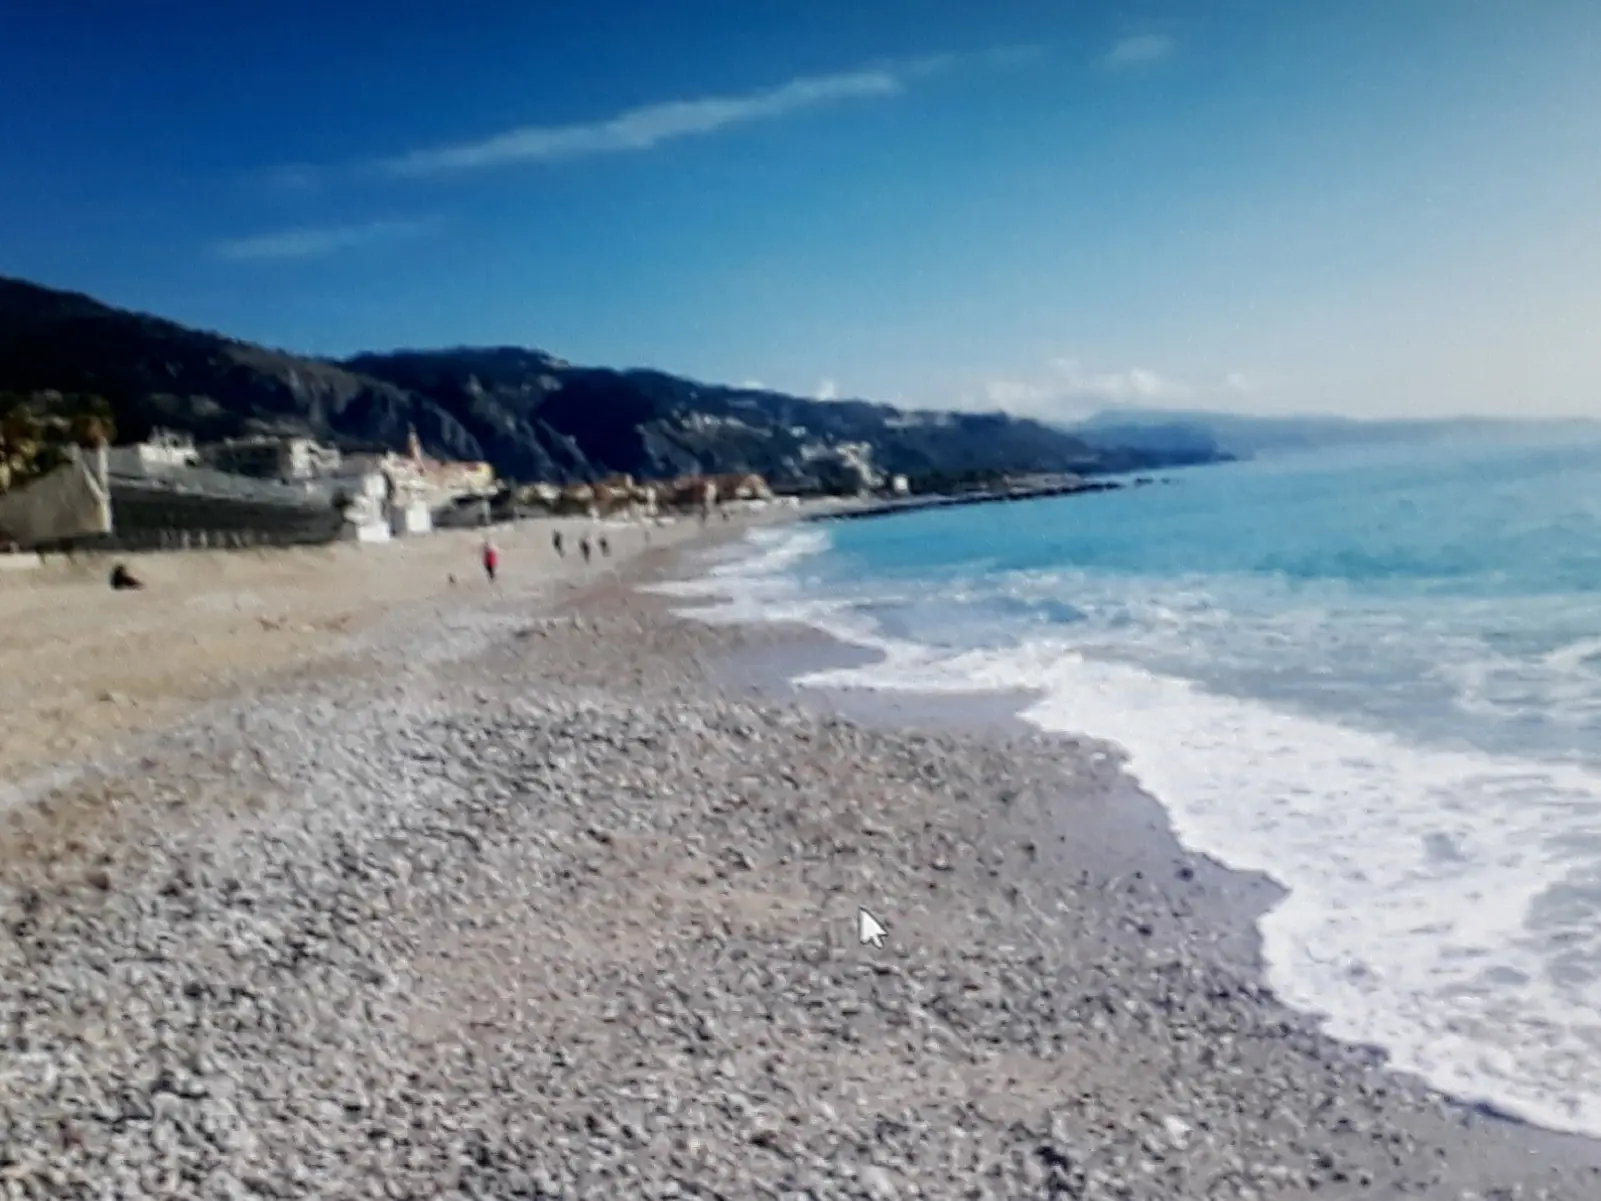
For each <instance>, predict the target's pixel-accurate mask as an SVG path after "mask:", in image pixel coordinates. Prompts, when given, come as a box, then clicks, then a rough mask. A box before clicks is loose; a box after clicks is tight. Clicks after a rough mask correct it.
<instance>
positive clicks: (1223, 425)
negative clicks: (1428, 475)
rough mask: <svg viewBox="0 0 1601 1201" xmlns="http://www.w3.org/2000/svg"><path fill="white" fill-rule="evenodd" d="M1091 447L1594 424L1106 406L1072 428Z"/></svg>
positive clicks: (1181, 448) (1369, 438) (1339, 440)
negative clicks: (1388, 418)
mask: <svg viewBox="0 0 1601 1201" xmlns="http://www.w3.org/2000/svg"><path fill="white" fill-rule="evenodd" d="M1071 428H1072V430H1073V432H1074V433H1076V434H1078V435H1079V436H1080V437H1082V438H1084V439H1085V440H1086V441H1087V442H1089V443H1090V444H1091V445H1095V446H1114V445H1115V446H1122V447H1130V448H1134V449H1139V450H1143V451H1146V452H1147V453H1150V454H1165V455H1180V454H1183V453H1185V452H1186V451H1189V450H1193V449H1195V448H1197V447H1201V446H1212V447H1214V448H1216V449H1217V450H1220V451H1222V452H1224V453H1225V454H1229V455H1233V456H1236V457H1239V458H1250V457H1254V456H1257V455H1264V454H1274V453H1283V452H1288V451H1303V450H1317V449H1324V448H1329V449H1332V448H1335V447H1342V446H1364V445H1370V446H1377V445H1385V444H1399V443H1410V442H1424V441H1430V442H1434V441H1441V440H1444V439H1450V438H1482V437H1491V436H1496V435H1500V436H1503V437H1505V436H1518V435H1521V434H1525V433H1537V432H1542V431H1547V432H1549V431H1555V430H1559V429H1562V428H1573V429H1575V430H1578V431H1582V432H1583V433H1585V434H1586V435H1596V436H1601V422H1595V421H1583V420H1578V419H1574V420H1571V421H1543V422H1530V421H1513V420H1497V419H1491V418H1473V417H1464V418H1447V419H1440V420H1394V421H1385V420H1358V419H1356V418H1351V417H1332V416H1286V417H1254V416H1248V415H1246V414H1240V413H1208V412H1200V411H1193V410H1177V409H1109V410H1107V411H1105V412H1102V413H1097V414H1096V415H1095V416H1093V417H1091V418H1089V419H1087V420H1085V421H1082V422H1080V423H1078V424H1077V425H1075V426H1073V427H1071Z"/></svg>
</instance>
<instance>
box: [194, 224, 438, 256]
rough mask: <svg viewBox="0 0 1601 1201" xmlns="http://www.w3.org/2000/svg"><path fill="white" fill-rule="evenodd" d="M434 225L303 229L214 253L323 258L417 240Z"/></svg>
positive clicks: (242, 241)
mask: <svg viewBox="0 0 1601 1201" xmlns="http://www.w3.org/2000/svg"><path fill="white" fill-rule="evenodd" d="M432 224H433V223H432V222H430V221H369V222H367V223H365V224H362V225H336V226H324V227H320V228H316V227H310V226H299V227H297V228H294V229H284V230H277V231H274V232H273V233H266V234H255V235H253V236H251V237H247V238H231V239H228V240H226V241H223V242H218V243H217V244H216V245H214V246H213V247H212V251H213V253H214V254H216V256H217V257H218V258H223V259H230V260H233V261H239V262H242V261H247V260H254V259H309V258H320V257H322V256H324V255H329V254H337V253H339V252H340V251H343V250H354V249H357V248H358V247H362V246H370V245H372V244H374V243H377V242H390V241H395V240H397V239H401V238H411V237H416V236H417V235H419V234H422V233H424V232H425V231H427V230H428V229H429V228H431V226H432Z"/></svg>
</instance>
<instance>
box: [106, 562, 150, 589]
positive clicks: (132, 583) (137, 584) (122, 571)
mask: <svg viewBox="0 0 1601 1201" xmlns="http://www.w3.org/2000/svg"><path fill="white" fill-rule="evenodd" d="M144 586H145V585H144V581H143V580H140V579H138V578H137V577H135V576H134V574H133V572H131V571H129V570H128V565H127V564H126V563H118V564H117V565H116V566H115V567H113V568H112V569H111V587H112V588H113V589H114V590H115V591H117V592H123V591H125V590H127V589H129V588H143V587H144Z"/></svg>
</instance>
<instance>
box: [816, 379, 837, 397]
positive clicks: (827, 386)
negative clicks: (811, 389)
mask: <svg viewBox="0 0 1601 1201" xmlns="http://www.w3.org/2000/svg"><path fill="white" fill-rule="evenodd" d="M817 399H818V400H838V399H839V385H838V384H836V383H835V382H834V381H833V380H831V379H825V380H823V381H822V382H821V383H819V384H818V385H817Z"/></svg>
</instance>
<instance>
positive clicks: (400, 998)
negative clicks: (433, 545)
mask: <svg viewBox="0 0 1601 1201" xmlns="http://www.w3.org/2000/svg"><path fill="white" fill-rule="evenodd" d="M722 532H723V531H720V530H715V529H714V530H713V531H711V533H712V534H713V536H714V537H715V536H717V535H720V534H721V533H722ZM728 532H729V533H730V534H733V533H737V532H738V530H737V528H735V529H729V530H728ZM697 545H700V544H698V543H697ZM694 567H695V564H694V563H693V562H692V560H691V558H690V556H689V554H686V553H685V551H684V549H682V548H674V549H664V548H660V547H658V548H655V549H652V550H651V551H648V552H645V553H642V554H639V555H637V556H634V557H633V558H631V559H630V561H629V562H628V563H626V564H619V565H618V569H617V570H616V571H614V572H606V573H603V574H601V575H599V577H598V578H594V579H591V580H589V581H586V582H584V583H581V584H576V585H574V586H571V587H563V586H559V582H555V583H552V584H551V585H550V586H549V587H535V586H534V585H533V582H532V581H528V582H527V586H526V587H516V588H508V589H506V590H505V591H503V592H501V593H499V594H498V595H492V594H490V593H488V592H487V591H486V590H479V591H478V592H475V593H474V594H473V596H472V598H471V599H470V600H469V599H462V598H461V597H459V596H458V598H457V599H456V601H455V602H453V603H450V604H448V605H437V604H432V603H419V604H417V605H414V606H396V607H395V608H394V609H393V610H392V611H391V616H390V617H389V618H387V619H385V621H383V622H380V623H377V624H375V625H374V626H373V627H371V628H370V631H369V635H368V642H367V644H366V646H365V648H364V654H365V656H366V657H365V658H364V659H362V660H360V662H361V664H362V670H360V671H342V670H339V671H317V670H310V671H303V672H300V673H299V674H297V675H295V677H294V678H293V679H287V678H286V679H284V680H282V681H281V682H280V683H279V684H277V685H275V686H274V687H271V688H268V687H262V688H260V689H259V690H258V691H256V692H254V693H252V694H249V695H248V696H245V697H241V698H240V700H241V703H240V704H239V705H237V706H236V708H234V709H233V710H226V711H225V710H223V709H219V710H218V711H216V712H214V713H210V714H208V715H206V719H205V720H196V721H193V722H190V723H188V724H187V725H185V726H184V727H182V728H181V729H176V730H173V731H170V732H169V733H168V734H167V735H164V736H161V737H157V738H154V739H152V740H151V742H150V743H149V745H148V746H146V747H144V748H142V749H143V750H144V751H145V757H144V758H143V759H142V760H141V761H140V762H139V763H138V765H137V770H136V771H133V772H130V773H128V774H120V773H117V772H108V773H105V774H104V775H102V776H99V777H96V778H95V779H93V780H89V779H85V780H80V781H78V782H77V783H75V784H73V785H69V786H67V787H64V788H63V789H61V790H60V795H58V796H56V797H54V798H50V799H47V800H46V801H45V802H43V803H42V804H40V805H38V806H34V807H30V808H27V809H26V810H25V811H24V810H19V811H14V812H12V813H9V814H0V821H3V822H4V824H5V829H6V839H5V842H6V845H7V847H8V848H9V849H10V850H11V851H12V852H16V851H21V850H26V851H27V852H28V853H27V854H16V853H11V854H5V855H0V909H3V910H4V918H5V922H4V930H5V931H6V933H4V934H0V1031H5V1032H6V1033H7V1035H9V1036H10V1037H12V1039H13V1042H12V1044H11V1051H10V1053H9V1054H8V1055H7V1056H0V1147H3V1148H4V1149H5V1153H6V1155H7V1156H8V1157H9V1158H8V1160H7V1165H6V1167H5V1169H4V1170H5V1172H6V1174H7V1175H8V1176H9V1177H11V1178H12V1179H15V1180H17V1181H18V1182H19V1187H23V1188H27V1189H32V1190H33V1191H34V1192H35V1193H42V1194H43V1195H58V1194H67V1195H71V1194H73V1192H74V1190H82V1189H90V1188H95V1189H105V1188H108V1187H109V1188H113V1189H115V1190H117V1191H119V1192H120V1194H121V1195H123V1196H155V1195H194V1196H207V1197H211V1196H219V1197H220V1196H230V1195H232V1196H241V1195H242V1196H292V1195H307V1194H308V1193H315V1194H320V1195H353V1194H356V1193H360V1192H364V1191H366V1190H368V1189H369V1188H370V1186H371V1185H372V1184H373V1183H374V1182H382V1184H383V1185H384V1186H385V1187H386V1188H387V1189H388V1190H389V1195H391V1196H397V1197H418V1198H422V1197H435V1196H440V1195H488V1196H508V1195H525V1196H546V1197H575V1198H576V1197H589V1196H644V1197H664V1198H665V1197H683V1196H721V1197H727V1198H746V1197H771V1196H780V1197H788V1196H800V1195H804V1194H807V1193H809V1194H810V1195H811V1196H813V1197H815V1198H817V1199H818V1201H834V1199H836V1198H838V1199H841V1201H843V1199H844V1198H861V1197H869V1198H875V1199H886V1201H887V1199H891V1198H910V1197H919V1196H920V1197H930V1198H932V1197H946V1196H958V1195H961V1196H974V1197H994V1198H1004V1197H1010V1196H1046V1195H1063V1196H1079V1197H1085V1198H1110V1197H1121V1198H1134V1199H1137V1201H1171V1199H1172V1198H1186V1199H1187V1198H1191V1197H1196V1198H1202V1197H1219V1198H1223V1197H1227V1198H1243V1197H1261V1198H1265V1197H1279V1198H1303V1197H1304V1198H1311V1197H1318V1198H1323V1199H1325V1201H1326V1199H1327V1198H1330V1197H1332V1198H1336V1199H1337V1201H1346V1199H1347V1198H1357V1197H1367V1196H1379V1195H1395V1194H1396V1193H1397V1191H1399V1190H1401V1189H1403V1188H1404V1189H1405V1191H1406V1192H1407V1194H1408V1195H1411V1196H1419V1197H1424V1198H1426V1199H1429V1201H1445V1199H1446V1198H1460V1197H1461V1196H1463V1195H1464V1194H1465V1192H1466V1191H1467V1190H1473V1191H1475V1192H1477V1193H1478V1194H1479V1195H1480V1196H1483V1197H1493V1196H1498V1195H1504V1196H1512V1195H1524V1196H1531V1197H1532V1196H1536V1195H1541V1196H1545V1197H1547V1198H1550V1199H1553V1201H1567V1199H1572V1201H1583V1199H1586V1198H1592V1197H1594V1196H1595V1195H1597V1192H1598V1188H1601V1149H1598V1148H1597V1146H1596V1145H1595V1144H1593V1143H1590V1142H1588V1141H1587V1140H1582V1139H1577V1138H1572V1137H1569V1136H1548V1137H1547V1136H1544V1135H1543V1132H1540V1131H1538V1130H1534V1129H1533V1128H1531V1127H1525V1126H1521V1125H1513V1124H1510V1123H1503V1122H1492V1121H1489V1120H1487V1119H1484V1118H1481V1117H1478V1116H1476V1115H1474V1114H1473V1113H1472V1112H1470V1111H1468V1112H1465V1111H1463V1110H1462V1109H1461V1107H1457V1106H1452V1105H1450V1104H1449V1103H1446V1102H1443V1101H1441V1100H1440V1099H1439V1098H1437V1097H1435V1096H1434V1095H1433V1094H1431V1093H1428V1092H1427V1091H1426V1090H1424V1089H1423V1088H1422V1087H1421V1086H1419V1085H1416V1084H1415V1082H1412V1081H1410V1080H1407V1079H1406V1078H1402V1077H1396V1076H1393V1075H1392V1074H1390V1073H1388V1072H1387V1071H1385V1070H1384V1069H1383V1068H1382V1066H1381V1065H1380V1064H1379V1063H1378V1061H1377V1058H1376V1057H1375V1056H1374V1055H1373V1054H1372V1053H1371V1052H1367V1051H1364V1050H1363V1049H1361V1048H1351V1047H1345V1046H1343V1045H1340V1044H1336V1043H1333V1042H1332V1040H1328V1039H1325V1038H1323V1037H1322V1036H1320V1035H1319V1034H1318V1033H1317V1032H1316V1030H1315V1028H1314V1025H1315V1024H1314V1023H1312V1022H1310V1021H1309V1020H1308V1019H1306V1018H1304V1017H1302V1016H1300V1015H1296V1014H1293V1013H1290V1012H1288V1011H1286V1010H1284V1009H1283V1007H1282V1006H1279V1005H1278V1004H1277V1003H1276V1002H1275V1001H1273V999H1272V998H1271V996H1270V995H1269V994H1268V992H1267V990H1266V989H1265V987H1263V986H1262V985H1261V983H1260V981H1259V980H1257V979H1255V978H1253V975H1252V973H1251V972H1250V971H1248V970H1247V968H1246V965H1244V963H1243V962H1242V961H1241V962H1237V960H1240V959H1241V956H1243V955H1244V954H1245V951H1244V950H1242V949H1241V948H1242V947H1243V946H1244V944H1243V943H1241V942H1240V941H1239V939H1238V937H1237V936H1238V935H1239V934H1240V931H1241V930H1242V929H1248V928H1249V923H1246V924H1245V926H1243V927H1242V926H1240V925H1238V923H1237V918H1238V914H1237V913H1235V912H1234V910H1236V909H1238V907H1239V894H1238V893H1237V891H1231V890H1235V889H1237V887H1238V881H1237V880H1236V879H1235V878H1234V876H1233V874H1232V873H1228V872H1226V871H1224V870H1223V869H1221V868H1219V867H1218V866H1217V865H1216V864H1213V863H1211V862H1210V861H1208V860H1205V859H1202V858H1201V857H1199V856H1195V855H1192V854H1189V853H1187V852H1185V851H1183V850H1182V848H1180V847H1178V845H1177V843H1176V842H1174V841H1173V840H1172V837H1171V831H1170V830H1167V828H1166V826H1165V824H1164V823H1163V821H1162V816H1163V815H1162V813H1161V810H1160V808H1159V806H1157V804H1156V802H1155V801H1153V800H1151V799H1150V798H1148V797H1145V798H1144V799H1143V800H1141V799H1140V798H1141V797H1142V796H1143V794H1140V793H1138V790H1137V787H1136V786H1135V785H1134V783H1133V781H1132V780H1131V779H1130V778H1129V777H1128V775H1127V774H1126V773H1125V772H1124V771H1123V770H1122V767H1121V764H1120V763H1119V762H1118V760H1117V758H1116V756H1115V755H1112V754H1109V753H1108V752H1107V749H1106V748H1105V747H1104V745H1103V744H1098V743H1092V742H1089V741H1087V740H1079V739H1073V738H1066V737H1058V736H1054V735H1046V734H1041V733H1038V732H1034V731H1031V730H1030V729H1028V728H1027V727H1025V726H1023V725H1022V724H1021V723H1020V722H1018V721H1017V720H1016V717H1015V714H1012V715H1008V714H1007V713H1006V712H1005V709H1006V704H1005V703H1002V704H998V705H996V706H995V707H993V708H991V709H989V710H988V711H986V712H985V713H984V714H982V717H983V719H984V720H982V721H980V722H978V723H976V724H978V725H979V726H980V727H981V728H980V729H977V730H974V729H970V728H968V727H969V726H970V725H973V724H975V723H973V721H972V718H973V717H974V712H973V711H972V710H971V708H966V709H964V708H963V707H962V702H961V701H957V702H955V703H953V704H948V703H947V702H946V701H945V700H941V701H938V702H933V701H930V702H918V704H919V705H920V706H923V708H922V709H921V711H919V712H912V711H909V710H907V709H905V708H903V709H902V710H900V711H898V712H897V711H894V710H891V709H888V708H884V707H880V709H879V710H878V711H877V712H874V713H869V712H848V711H844V710H843V709H841V710H840V711H837V712H834V713H828V712H824V711H822V710H821V709H820V708H819V707H816V706H813V705H809V704H806V703H797V702H796V701H795V700H794V699H786V698H782V697H778V696H759V697H755V698H754V699H753V697H752V694H751V692H750V690H751V688H752V687H758V688H759V687H760V685H761V680H760V679H759V678H758V675H759V673H757V672H756V671H755V670H754V669H753V668H752V669H747V666H742V665H754V664H757V663H759V662H761V661H763V659H764V657H765V659H766V661H767V662H768V663H769V664H779V665H781V664H782V663H783V662H784V661H785V659H786V656H789V657H793V656H795V655H797V654H805V655H819V654H824V653H828V651H827V650H826V648H827V646H828V642H827V640H826V639H824V638H823V636H821V635H820V634H817V633H816V632H813V631H810V630H809V628H796V627H780V626H748V627H734V626H729V627H720V626H712V625H708V624H706V623H703V622H700V621H696V620H693V619H685V618H678V617H674V616H671V615H670V613H669V609H671V608H682V607H687V606H685V605H683V604H682V602H681V601H680V600H679V599H678V598H669V597H665V596H658V595H651V594H643V593H641V592H640V591H639V590H638V588H639V585H640V584H642V583H646V582H649V581H652V580H657V579H661V578H663V577H665V576H670V575H672V574H674V573H680V572H683V571H686V570H693V569H694ZM860 702H861V698H859V697H858V698H854V699H852V700H847V701H841V702H840V705H841V706H851V705H855V704H857V703H860ZM936 709H942V710H943V711H941V712H935V710H936ZM74 789H77V790H78V793H82V794H84V795H77V794H75V793H74ZM75 806H76V808H75ZM19 835H26V836H27V837H26V838H21V839H19V837H18V836H19ZM1164 839H1165V841H1164ZM858 906H871V907H872V908H873V911H874V912H875V914H877V915H879V916H881V917H882V918H883V919H884V920H885V922H886V924H887V926H888V927H889V931H890V933H889V939H888V941H887V942H886V944H885V946H884V947H883V948H882V949H873V948H866V947H862V946H860V945H858V944H857V940H856V939H855V937H854V933H853V929H854V927H853V919H854V916H855V912H856V909H857V907H858ZM1231 915H1232V916H1231ZM1229 922H1236V925H1235V926H1234V927H1233V928H1232V929H1229V928H1225V927H1227V925H1228V923H1229ZM1231 938H1234V941H1233V942H1230V939H1231ZM1231 947H1232V948H1233V949H1232V950H1231V949H1230V948H1231ZM17 1038H23V1039H24V1040H25V1044H26V1045H22V1044H19V1043H17V1042H16V1041H15V1040H16V1039H17ZM1514 1187H1516V1188H1520V1189H1522V1190H1524V1191H1523V1192H1522V1193H1521V1194H1514V1193H1513V1192H1511V1191H1510V1190H1512V1189H1513V1188H1514ZM1498 1189H1500V1190H1508V1191H1505V1192H1502V1193H1497V1191H1496V1190H1498ZM1539 1189H1543V1190H1545V1191H1544V1192H1537V1191H1536V1190H1539Z"/></svg>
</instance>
